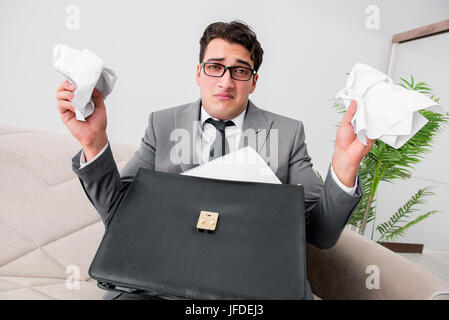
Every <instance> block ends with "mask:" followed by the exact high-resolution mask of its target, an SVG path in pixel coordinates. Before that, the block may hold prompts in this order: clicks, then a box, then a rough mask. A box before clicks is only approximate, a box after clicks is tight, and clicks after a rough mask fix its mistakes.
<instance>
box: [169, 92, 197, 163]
mask: <svg viewBox="0 0 449 320" xmlns="http://www.w3.org/2000/svg"><path fill="white" fill-rule="evenodd" d="M200 107H201V99H198V100H196V101H195V102H192V103H191V104H190V105H188V106H187V107H186V108H185V109H183V110H181V111H178V112H177V113H176V114H175V119H174V121H175V126H174V127H175V129H185V130H187V132H188V133H189V144H190V155H189V158H190V159H189V161H188V163H181V164H179V167H180V172H184V171H186V170H189V169H191V168H193V167H196V166H197V165H198V163H194V158H193V156H194V152H195V139H196V138H198V134H199V132H197V131H196V130H194V129H198V128H194V125H193V124H194V123H195V121H199V120H200Z"/></svg>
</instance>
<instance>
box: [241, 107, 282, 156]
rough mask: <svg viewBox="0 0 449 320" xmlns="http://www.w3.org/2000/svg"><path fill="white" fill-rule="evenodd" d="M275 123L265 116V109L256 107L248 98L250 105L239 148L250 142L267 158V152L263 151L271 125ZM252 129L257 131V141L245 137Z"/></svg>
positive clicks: (250, 144) (251, 145)
mask: <svg viewBox="0 0 449 320" xmlns="http://www.w3.org/2000/svg"><path fill="white" fill-rule="evenodd" d="M272 124H273V121H272V120H268V119H267V118H266V117H265V114H264V112H263V110H261V109H259V108H258V107H256V105H255V104H254V103H253V102H252V101H251V100H248V107H247V109H246V114H245V120H244V122H243V134H242V137H241V138H240V142H239V147H238V148H239V149H241V148H243V147H247V146H248V144H249V146H250V147H252V148H253V149H254V150H256V151H257V152H258V153H259V154H261V156H262V158H264V160H265V161H267V159H265V157H264V155H265V152H262V151H263V150H264V149H265V143H266V141H267V138H268V135H269V132H270V128H271V125H272ZM251 131H252V132H255V136H256V143H255V144H254V142H253V143H251V141H247V140H251V139H244V136H245V135H246V134H248V135H249V136H250V135H251ZM248 142H249V143H248Z"/></svg>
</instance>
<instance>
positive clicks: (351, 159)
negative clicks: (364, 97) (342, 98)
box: [332, 100, 376, 187]
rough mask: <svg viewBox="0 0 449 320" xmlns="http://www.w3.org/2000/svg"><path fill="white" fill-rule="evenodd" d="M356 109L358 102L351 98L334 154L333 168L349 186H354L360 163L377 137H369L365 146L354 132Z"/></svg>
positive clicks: (339, 127)
mask: <svg viewBox="0 0 449 320" xmlns="http://www.w3.org/2000/svg"><path fill="white" fill-rule="evenodd" d="M356 110H357V103H356V101H355V100H351V104H350V106H349V108H348V110H346V113H345V115H344V116H343V119H342V120H341V122H340V125H339V126H338V130H337V138H336V140H335V149H334V154H333V156H332V168H333V169H334V172H335V174H336V175H337V177H338V178H339V179H340V181H341V182H342V183H343V184H344V185H345V186H347V187H353V186H354V183H355V179H356V177H357V172H358V171H359V167H360V163H361V162H362V160H363V157H365V156H366V155H367V154H368V152H369V151H370V150H371V148H372V146H373V145H374V143H375V142H376V139H369V138H368V137H367V138H366V142H367V145H366V146H365V145H364V144H363V143H362V142H360V141H359V139H357V135H356V134H355V133H354V126H353V125H352V124H351V120H352V118H353V117H354V114H355V112H356Z"/></svg>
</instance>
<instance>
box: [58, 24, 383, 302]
mask: <svg viewBox="0 0 449 320" xmlns="http://www.w3.org/2000/svg"><path fill="white" fill-rule="evenodd" d="M200 45H201V49H200V61H199V62H200V63H199V64H198V66H197V70H196V82H197V84H198V85H199V87H200V91H201V98H200V99H198V100H197V101H195V102H193V103H188V104H185V105H181V106H177V107H173V108H168V109H164V110H161V111H156V112H153V113H151V114H150V116H149V120H148V126H147V128H146V130H145V135H144V137H143V138H142V141H141V143H140V148H139V150H138V151H137V152H136V153H135V154H134V156H133V157H132V159H131V160H130V161H129V162H128V163H127V165H126V166H125V168H124V169H123V170H122V172H121V175H120V174H119V172H118V170H117V167H116V164H115V162H114V159H113V156H112V152H111V147H110V145H109V143H108V138H107V134H106V109H105V105H104V102H103V98H102V95H101V93H100V92H98V91H97V90H94V92H93V95H92V97H93V99H94V101H95V111H94V113H93V114H92V115H91V116H90V117H89V118H87V120H86V122H81V121H77V120H76V118H75V112H74V111H75V110H74V108H73V106H72V104H71V102H70V101H71V100H72V98H73V93H72V91H73V90H74V87H73V86H71V85H70V84H69V83H68V82H67V81H65V82H63V83H62V84H61V86H60V87H59V88H58V91H57V95H56V96H57V100H58V110H59V112H60V115H61V118H62V121H63V122H64V124H65V125H66V126H67V128H68V129H69V131H70V132H71V133H72V135H73V136H74V137H75V138H76V139H77V140H78V141H79V142H80V144H81V146H82V150H81V151H80V152H79V153H78V154H77V155H76V156H75V157H74V158H73V171H74V172H75V173H76V174H77V175H78V177H79V179H80V181H81V184H82V186H83V188H84V190H85V192H86V194H87V196H88V197H89V200H90V201H91V202H92V204H93V205H94V206H95V208H96V210H97V211H98V212H99V214H100V216H101V218H102V219H103V222H104V223H105V225H106V226H107V224H108V223H109V220H110V218H111V212H112V211H113V209H114V206H115V204H116V202H117V201H116V200H117V199H118V198H119V195H120V193H121V192H124V190H125V189H126V187H127V186H128V184H129V182H130V181H131V180H132V178H133V176H135V174H136V172H137V170H138V168H140V167H144V168H148V169H153V170H158V171H164V172H170V173H181V172H183V171H185V170H187V169H190V168H192V167H194V166H195V165H198V164H200V163H204V162H207V161H209V160H210V159H213V158H216V157H218V156H221V155H224V154H226V153H227V152H232V151H235V150H237V149H239V148H241V147H243V146H245V145H250V146H252V147H253V148H254V149H255V150H257V151H258V152H259V153H260V154H261V155H262V156H263V157H264V158H265V159H266V161H267V162H268V161H269V160H270V159H269V158H271V159H272V156H273V154H275V156H276V159H275V160H276V161H274V162H275V163H276V166H275V167H273V166H272V165H271V166H272V168H273V169H274V171H275V174H276V176H277V177H278V178H279V179H280V181H281V182H282V183H288V184H303V185H304V191H305V205H306V237H307V241H308V242H309V243H311V244H313V245H315V246H317V247H319V248H330V247H332V246H333V245H335V243H336V242H337V240H338V239H339V237H340V235H341V232H342V231H343V228H344V226H345V224H346V223H347V221H348V219H349V217H350V215H351V213H352V212H353V210H354V208H355V207H356V205H357V204H358V202H359V200H360V198H361V195H362V190H361V185H360V181H358V176H357V172H358V169H359V166H360V162H361V160H362V159H363V157H364V156H365V155H366V154H367V153H368V152H369V150H370V148H371V147H372V145H373V144H374V142H375V141H374V140H369V139H368V140H369V143H368V145H367V146H365V145H364V144H362V143H361V142H360V141H359V140H358V139H357V138H356V136H355V134H354V129H353V126H352V125H351V119H352V117H353V115H354V113H355V110H356V105H355V102H354V101H353V102H352V103H351V106H350V108H349V109H348V110H347V112H346V113H345V115H344V117H343V119H342V121H341V123H340V126H339V128H338V131H337V136H336V142H335V149H334V153H333V156H332V163H331V165H330V166H329V170H328V173H327V177H326V180H325V182H324V184H322V183H321V182H320V180H319V179H318V177H317V176H316V174H315V172H314V171H313V169H312V163H311V158H310V156H309V155H308V152H307V146H306V143H305V135H304V127H303V124H302V122H301V121H297V120H293V119H289V118H287V117H284V116H280V115H277V114H274V113H272V112H268V111H266V110H262V109H259V108H258V107H256V106H255V105H254V103H252V102H251V101H250V100H249V98H248V97H249V95H250V94H251V93H253V92H254V90H255V88H256V84H257V80H258V77H259V75H258V73H257V71H258V69H259V67H260V64H261V63H262V55H263V50H262V48H261V46H260V43H259V42H258V41H257V38H256V35H255V34H254V32H253V31H252V30H251V29H250V28H249V27H248V26H247V25H246V24H244V23H241V22H237V21H233V22H230V23H223V22H217V23H213V24H211V25H209V26H208V27H207V28H206V30H205V31H204V34H203V36H202V38H201V40H200ZM228 71H229V72H228ZM177 130H178V131H179V130H182V132H187V133H188V134H189V137H193V138H192V139H191V141H190V142H191V143H188V144H187V146H188V148H187V149H188V150H187V151H188V152H187V156H186V157H183V161H179V159H178V158H177V155H178V152H177V150H178V147H179V142H178V141H176V139H174V135H173V133H174V132H177ZM247 132H250V133H251V132H252V133H253V137H255V138H256V139H245V137H246V133H247ZM272 132H275V133H276V135H274V134H271V133H272ZM270 135H271V136H270ZM272 137H275V138H276V139H271V138H272ZM267 148H269V149H270V157H268V156H267V155H266V154H267ZM184 149H185V148H184ZM174 150H175V151H174ZM183 151H184V154H186V153H185V151H186V150H183ZM273 151H276V152H273ZM175 158H176V159H175ZM272 163H273V161H271V164H272ZM309 289H310V288H309ZM308 297H309V298H311V294H310V290H309V292H308ZM120 298H133V296H132V295H122V296H120ZM137 298H140V297H137Z"/></svg>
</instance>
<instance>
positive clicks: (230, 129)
mask: <svg viewBox="0 0 449 320" xmlns="http://www.w3.org/2000/svg"><path fill="white" fill-rule="evenodd" d="M245 114H246V109H245V110H244V111H243V112H242V113H241V114H240V115H238V116H237V117H235V118H234V119H230V120H232V122H234V124H235V126H227V127H225V136H226V140H227V142H228V145H229V152H234V151H237V150H238V146H239V142H240V137H241V136H242V133H243V120H244V119H245ZM200 117H201V118H200V121H201V124H202V125H203V128H202V132H201V139H197V141H195V152H196V156H197V159H199V163H200V164H204V163H207V162H208V161H209V151H210V148H211V146H212V144H213V143H214V141H215V136H216V134H217V129H216V128H215V127H214V125H213V124H211V123H207V122H206V123H205V121H206V120H207V119H209V118H212V119H214V120H218V119H216V118H214V117H211V116H210V115H209V114H208V113H207V111H206V110H205V109H204V108H203V106H201V115H200ZM108 145H109V142H108V143H107V144H106V146H105V147H104V148H103V150H101V151H100V152H99V153H98V154H97V155H96V156H95V157H94V158H92V159H91V160H89V161H88V162H86V158H85V156H84V152H81V157H80V168H84V167H86V166H88V165H89V164H91V163H92V162H94V161H95V160H96V159H97V158H98V157H100V156H101V155H102V154H103V152H104V151H105V150H106V148H107V147H108ZM331 174H332V178H333V179H334V181H335V182H336V183H337V185H338V186H339V187H340V188H341V189H342V190H343V191H345V192H346V193H348V194H350V195H354V194H355V190H356V188H357V178H356V181H355V183H354V186H353V187H352V188H350V187H347V186H345V185H344V184H343V183H342V182H341V181H340V179H338V177H337V175H336V174H335V172H334V169H333V168H332V165H331Z"/></svg>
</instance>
